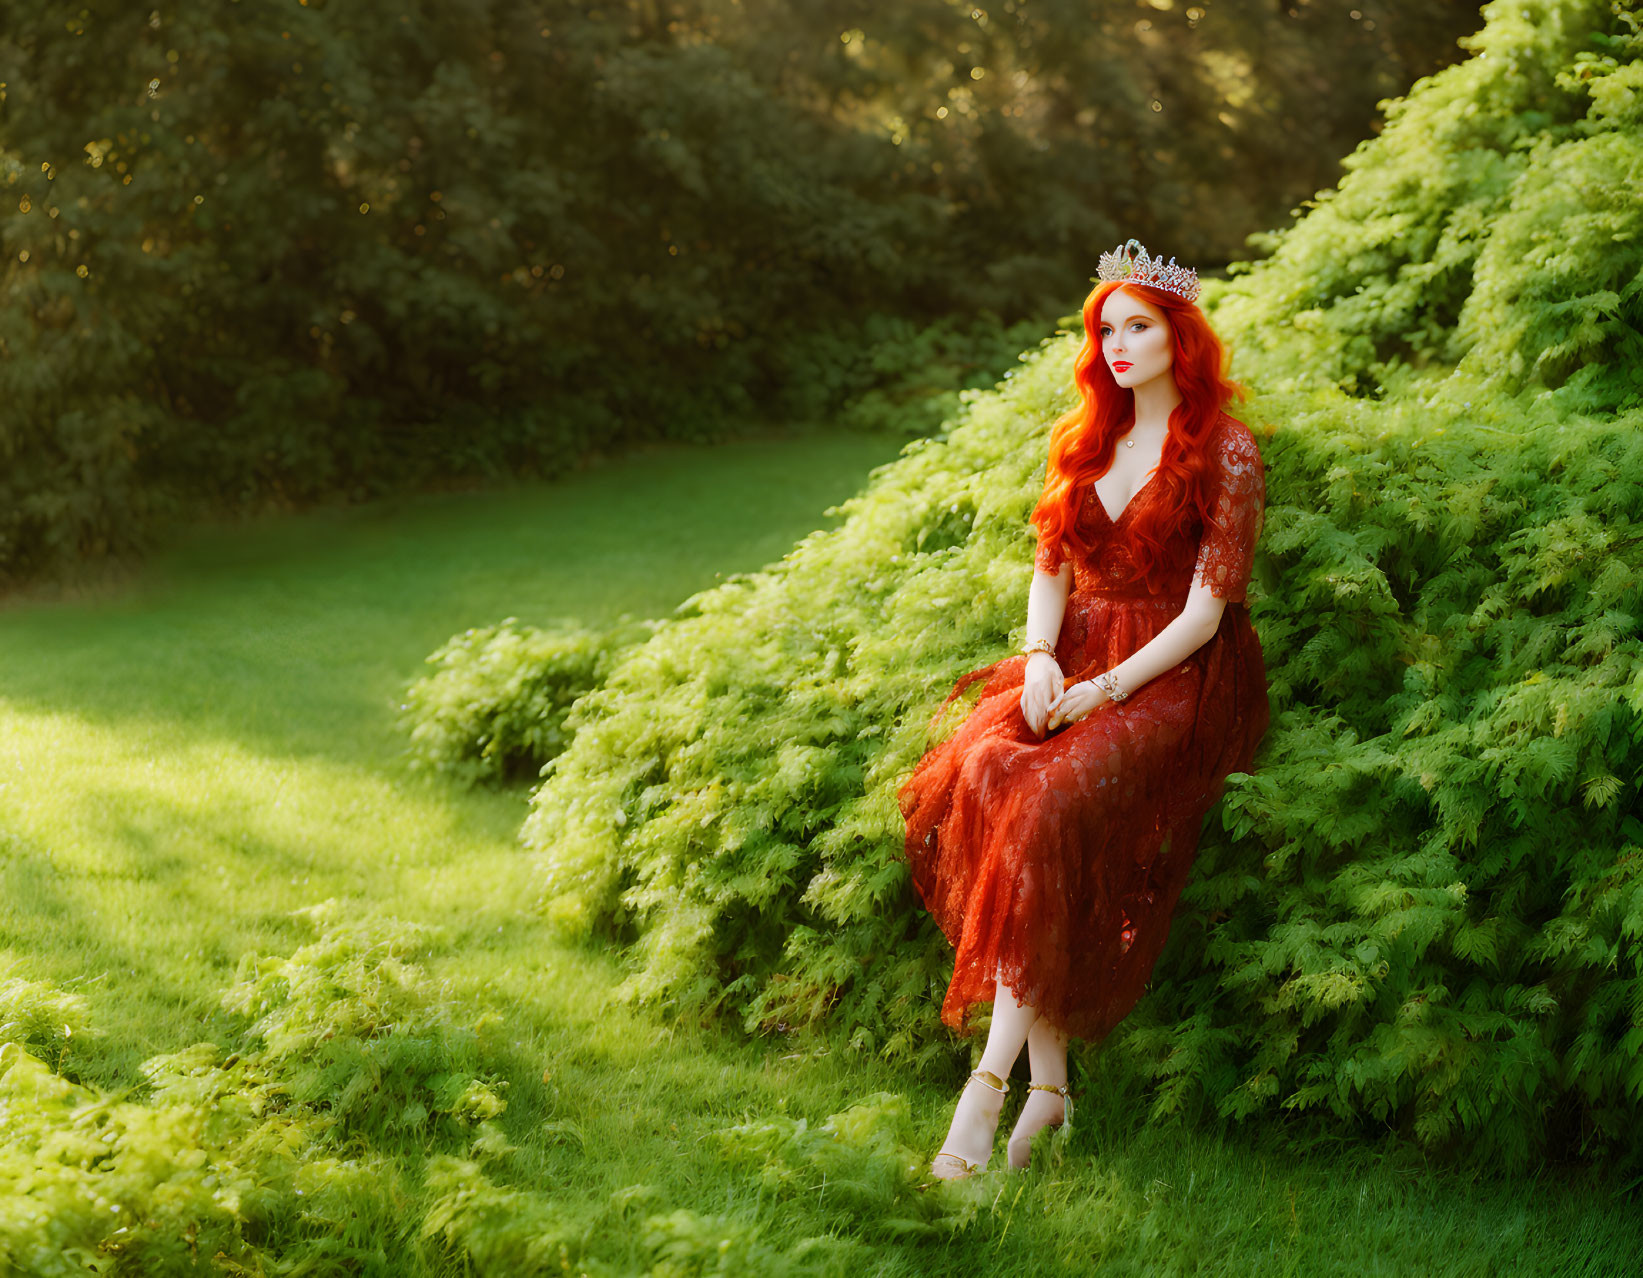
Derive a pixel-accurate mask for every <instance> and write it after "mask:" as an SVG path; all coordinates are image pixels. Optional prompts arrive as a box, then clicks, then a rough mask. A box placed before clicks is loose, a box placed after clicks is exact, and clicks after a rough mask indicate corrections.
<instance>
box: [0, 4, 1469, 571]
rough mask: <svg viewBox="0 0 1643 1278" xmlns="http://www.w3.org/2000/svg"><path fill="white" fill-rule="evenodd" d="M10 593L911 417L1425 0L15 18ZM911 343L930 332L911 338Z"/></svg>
mask: <svg viewBox="0 0 1643 1278" xmlns="http://www.w3.org/2000/svg"><path fill="white" fill-rule="evenodd" d="M6 18H7V20H6V23H5V26H4V30H3V31H0V187H3V195H4V198H3V200H0V297H3V298H4V302H5V304H4V305H3V306H0V414H3V416H0V450H3V453H0V455H3V456H4V459H5V467H4V471H3V476H4V477H3V479H0V580H13V581H15V580H18V579H21V578H26V577H29V576H33V575H36V574H39V573H41V572H52V571H61V570H62V569H63V568H64V567H65V566H67V565H70V564H72V563H74V562H76V561H79V560H81V559H83V558H86V557H93V558H95V557H99V556H103V555H108V554H116V555H124V554H128V553H131V552H133V551H137V550H140V549H141V548H142V546H143V545H144V544H145V542H146V541H147V540H149V539H150V538H151V537H152V535H153V533H154V531H155V530H156V529H158V528H160V527H162V526H163V525H164V524H165V523H166V522H167V521H174V520H176V519H177V518H178V517H180V516H186V515H191V514H193V513H196V512H199V511H202V510H206V509H211V510H218V511H221V510H229V511H237V510H250V509H257V508H265V507H269V506H273V507H280V506H290V505H293V504H299V503H306V502H312V501H315V500H321V499H327V498H332V497H344V498H355V499H357V498H362V497H368V496H371V495H374V494H378V493H381V492H384V491H387V490H390V489H393V488H396V487H403V486H408V485H423V484H428V483H431V482H445V481H448V480H451V479H456V478H472V479H478V480H485V479H496V478H499V477H503V476H511V475H518V474H544V473H552V472H554V471H557V470H560V469H562V468H564V467H565V466H567V465H569V464H571V463H572V462H574V461H575V460H576V459H577V458H579V457H581V456H583V455H585V454H586V453H588V452H589V451H590V450H594V449H603V448H612V447H621V446H624V445H626V444H630V443H632V442H635V441H642V440H649V439H660V438H670V439H708V438H714V437H717V436H720V435H722V434H723V433H725V432H726V431H728V430H731V429H735V428H736V427H738V426H740V425H744V424H747V423H748V422H750V421H756V420H760V419H769V420H781V421H789V422H808V421H816V420H819V419H823V418H827V419H831V420H837V421H842V422H844V423H846V424H852V423H854V424H862V425H870V426H882V425H884V424H886V423H894V424H895V425H896V427H897V428H898V429H904V430H909V431H917V432H927V431H929V430H931V429H933V428H934V427H935V426H937V425H938V424H939V422H940V421H941V420H942V418H943V417H944V416H946V415H949V414H950V412H951V411H952V410H953V409H954V408H955V407H956V402H957V401H956V397H957V394H958V393H959V392H960V391H962V390H964V389H966V388H968V387H971V386H976V385H986V384H991V382H992V381H994V380H995V379H996V378H997V376H998V375H999V374H1000V373H1001V372H1002V371H1003V370H1004V369H1005V368H1007V367H1009V366H1010V364H1011V363H1012V362H1013V359H1014V355H1015V353H1016V352H1017V351H1019V350H1020V349H1022V347H1024V346H1026V345H1028V344H1029V343H1030V341H1031V340H1032V339H1033V337H1036V336H1037V335H1038V334H1039V333H1041V332H1042V331H1043V329H1044V328H1045V327H1048V325H1049V324H1050V322H1051V321H1053V319H1054V317H1056V316H1057V315H1059V314H1061V313H1063V312H1064V311H1065V310H1066V309H1067V308H1069V307H1070V306H1072V305H1074V304H1075V303H1076V301H1077V299H1078V296H1079V294H1080V293H1081V291H1082V288H1083V284H1084V281H1085V280H1086V279H1087V278H1088V276H1089V275H1090V274H1091V272H1092V270H1093V263H1094V258H1095V256H1096V255H1097V253H1098V252H1099V251H1100V250H1102V249H1105V248H1107V247H1110V246H1111V245H1112V244H1114V243H1117V242H1118V241H1120V240H1121V239H1123V238H1125V237H1127V236H1130V235H1135V236H1138V237H1139V238H1141V239H1143V240H1144V241H1145V242H1146V243H1147V244H1148V245H1149V246H1151V247H1153V248H1154V249H1155V250H1162V251H1164V252H1166V253H1169V254H1172V255H1176V256H1179V257H1180V258H1181V259H1182V260H1183V261H1187V262H1192V263H1194V264H1197V265H1199V266H1200V267H1202V268H1205V269H1212V268H1213V267H1214V266H1215V265H1216V264H1218V263H1224V262H1226V261H1228V260H1229V259H1231V258H1233V257H1235V256H1237V255H1238V254H1240V252H1241V251H1242V246H1243V245H1244V242H1245V237H1246V236H1247V235H1248V234H1249V233H1251V232H1254V231H1259V230H1262V229H1264V228H1266V227H1268V226H1271V225H1274V224H1277V223H1279V222H1281V221H1282V220H1283V219H1284V217H1285V214H1286V212H1287V211H1289V210H1290V209H1291V207H1292V206H1293V205H1295V204H1296V202H1297V201H1304V199H1305V197H1307V196H1308V195H1310V194H1311V193H1312V192H1313V191H1314V190H1315V189H1316V188H1318V187H1320V186H1326V185H1328V184H1329V183H1330V182H1332V181H1333V180H1334V178H1335V176H1336V173H1337V169H1336V163H1337V157H1338V156H1340V155H1341V154H1343V153H1344V152H1345V151H1347V150H1348V149H1349V148H1350V146H1351V145H1352V144H1353V143H1354V142H1356V141H1357V140H1358V139H1359V138H1361V137H1362V136H1364V135H1365V134H1366V133H1368V132H1370V131H1371V129H1372V128H1373V127H1374V126H1375V116H1374V113H1375V106H1376V103H1377V101H1378V100H1380V99H1382V98H1385V97H1387V96H1389V95H1392V94H1395V93H1398V92H1401V91H1402V90H1403V89H1404V88H1406V87H1407V86H1408V84H1409V83H1410V82H1411V81H1412V80H1414V79H1416V78H1417V77H1419V76H1422V75H1425V74H1427V73H1429V72H1431V71H1434V70H1436V69H1438V68H1439V67H1441V66H1442V65H1444V64H1446V63H1447V62H1449V61H1452V60H1453V59H1454V58H1455V57H1457V56H1458V54H1459V51H1458V50H1457V48H1456V46H1455V37H1456V36H1457V35H1459V34H1460V33H1462V32H1465V31H1467V30H1470V29H1471V28H1472V27H1473V26H1475V25H1476V22H1477V7H1476V6H1475V5H1468V4H1461V3H1448V2H1444V3H1434V2H1433V0H1421V2H1415V0H1357V3H1356V6H1355V7H1349V6H1347V5H1336V4H1323V3H1316V2H1313V0H1294V3H1292V4H1288V5H1285V4H1283V3H1277V4H1273V3H1265V2H1261V3H1257V2H1256V0H1202V2H1201V3H1197V4H1188V3H1182V2H1181V0H1079V2H1078V3H1073V2H1071V0H1031V2H1030V3H1028V2H1026V0H1021V2H1017V3H1008V4H1004V5H1002V6H1001V7H999V8H997V9H985V8H981V7H977V6H973V5H971V4H953V3H950V0H898V3H896V4H894V5H869V4H865V3H861V2H860V0H825V2H808V0H807V2H806V3H802V4H801V3H795V2H793V0H674V2H668V0H627V2H626V3H623V2H620V0H617V2H607V3H597V4H595V3H574V4H572V3H540V2H539V3H523V4H520V3H510V4H502V3H486V2H484V0H461V2H457V3H441V4H432V3H427V2H426V0H392V2H391V3H390V2H388V0H359V2H358V3H351V4H347V5H343V4H337V3H326V2H325V0H300V2H299V0H290V2H289V3H279V4H275V3H232V4H221V5H212V6H193V7H184V6H178V5H175V4H160V5H156V6H155V7H153V8H150V7H149V6H147V5H142V6H97V5H93V6H88V7H72V6H71V7H65V6H62V5H58V4H53V3H47V2H46V0H19V2H18V3H15V4H11V5H8V6H7V14H6ZM932 330H934V331H932Z"/></svg>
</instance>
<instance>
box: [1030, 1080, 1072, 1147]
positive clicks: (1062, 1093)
mask: <svg viewBox="0 0 1643 1278" xmlns="http://www.w3.org/2000/svg"><path fill="white" fill-rule="evenodd" d="M1027 1090H1028V1091H1029V1092H1054V1093H1055V1094H1056V1095H1057V1096H1059V1097H1061V1101H1062V1108H1063V1111H1064V1117H1063V1119H1062V1122H1061V1127H1062V1130H1063V1131H1065V1132H1066V1133H1067V1134H1068V1135H1069V1136H1070V1135H1072V1130H1073V1094H1072V1092H1070V1091H1068V1090H1067V1085H1066V1084H1065V1083H1062V1084H1061V1085H1060V1086H1059V1087H1056V1086H1052V1085H1051V1084H1049V1083H1028V1084H1027Z"/></svg>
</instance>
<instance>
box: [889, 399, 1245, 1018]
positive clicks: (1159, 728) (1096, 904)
mask: <svg viewBox="0 0 1643 1278" xmlns="http://www.w3.org/2000/svg"><path fill="white" fill-rule="evenodd" d="M1206 446H1207V448H1208V449H1209V451H1210V454H1211V456H1213V457H1214V458H1215V459H1216V462H1217V467H1216V472H1215V474H1216V484H1215V490H1214V492H1215V496H1214V502H1213V505H1212V510H1213V512H1214V519H1213V523H1212V526H1211V528H1210V529H1209V531H1208V535H1204V531H1203V529H1202V527H1201V525H1199V523H1198V521H1197V520H1196V519H1195V518H1194V519H1192V523H1191V526H1189V527H1188V528H1186V529H1183V530H1182V531H1181V533H1180V534H1179V535H1178V536H1177V537H1176V538H1174V539H1172V540H1171V541H1170V542H1168V543H1166V545H1167V546H1168V548H1169V550H1170V552H1171V553H1170V554H1169V555H1168V556H1166V558H1165V560H1164V561H1163V562H1162V563H1160V564H1159V565H1157V566H1156V567H1155V569H1154V571H1153V572H1152V573H1151V574H1150V575H1149V576H1148V578H1147V579H1146V580H1144V581H1142V582H1140V583H1132V584H1129V585H1118V584H1109V583H1112V582H1114V581H1115V579H1118V578H1123V577H1125V576H1128V575H1129V573H1128V572H1127V571H1126V567H1127V557H1128V555H1129V543H1128V540H1127V537H1126V531H1125V530H1126V527H1127V525H1128V524H1129V523H1131V522H1132V520H1133V518H1134V515H1135V514H1136V507H1137V505H1138V503H1140V502H1144V501H1147V500H1149V499H1151V498H1152V497H1153V496H1154V495H1155V492H1156V489H1155V486H1154V485H1153V483H1152V481H1151V480H1150V479H1149V480H1148V481H1147V483H1146V484H1144V485H1143V486H1142V487H1141V489H1140V490H1139V491H1138V492H1137V493H1136V494H1135V496H1134V497H1133V498H1132V499H1131V501H1130V504H1129V505H1128V506H1126V507H1125V508H1124V509H1123V510H1122V511H1120V512H1119V516H1118V519H1117V520H1116V521H1114V520H1112V519H1111V518H1109V517H1108V514H1107V511H1106V507H1105V506H1103V505H1102V503H1101V499H1100V497H1099V496H1097V495H1096V493H1095V490H1094V487H1093V486H1092V487H1091V489H1090V492H1089V493H1088V495H1087V496H1086V499H1085V501H1084V504H1083V506H1082V507H1081V509H1080V514H1079V524H1078V531H1079V535H1080V537H1081V538H1082V539H1083V540H1084V542H1085V544H1086V546H1087V547H1088V550H1087V553H1086V554H1085V555H1084V556H1083V557H1082V558H1076V559H1075V560H1074V563H1073V584H1072V589H1071V590H1070V592H1069V594H1068V598H1067V607H1066V612H1065V614H1064V616H1063V619H1062V622H1061V632H1060V636H1059V639H1058V641H1057V643H1056V650H1055V655H1056V660H1057V662H1059V664H1060V666H1061V670H1062V672H1063V674H1064V675H1065V676H1066V680H1067V682H1068V683H1073V682H1075V681H1077V680H1080V679H1088V678H1090V677H1092V676H1094V675H1097V674H1100V673H1101V672H1102V671H1104V670H1109V669H1111V668H1112V667H1113V666H1116V665H1117V664H1118V663H1119V662H1121V661H1123V660H1124V659H1125V658H1126V657H1128V656H1130V655H1131V654H1132V653H1134V652H1135V651H1137V650H1138V649H1139V648H1141V647H1142V645H1144V644H1145V643H1146V642H1147V641H1148V640H1150V639H1151V638H1152V637H1153V636H1154V635H1156V634H1157V633H1158V632H1159V631H1160V630H1162V629H1163V628H1164V627H1165V626H1166V625H1167V624H1168V623H1169V622H1170V621H1171V620H1172V619H1173V618H1175V617H1176V616H1177V615H1178V614H1179V613H1180V611H1181V609H1182V607H1183V605H1184V604H1185V603H1186V599H1187V591H1188V589H1189V587H1190V586H1191V584H1192V582H1193V580H1194V579H1195V578H1196V579H1197V580H1200V581H1204V582H1206V583H1208V584H1209V586H1210V588H1211V590H1212V591H1213V592H1214V593H1215V594H1216V595H1218V596H1220V597H1222V598H1224V599H1226V600H1227V601H1228V602H1227V605H1226V609H1225V611H1224V612H1223V613H1222V616H1221V624H1220V627H1219V628H1218V629H1217V630H1216V632H1215V634H1214V636H1213V637H1212V638H1210V640H1209V641H1208V642H1207V643H1205V644H1204V645H1203V646H1202V647H1200V648H1199V649H1198V650H1197V651H1196V652H1194V653H1192V654H1191V655H1190V656H1189V657H1188V658H1187V659H1186V660H1185V661H1183V662H1181V663H1180V664H1179V665H1176V666H1173V667H1171V668H1170V669H1168V670H1165V671H1164V672H1163V673H1161V674H1159V675H1158V676H1157V677H1155V678H1153V679H1151V680H1149V681H1148V682H1147V683H1145V684H1143V685H1142V686H1141V687H1139V688H1137V689H1135V690H1134V691H1133V692H1132V693H1131V694H1130V696H1129V697H1128V698H1127V699H1125V700H1124V701H1123V702H1118V703H1115V702H1108V703H1104V704H1103V705H1101V706H1100V707H1098V708H1097V709H1096V710H1094V711H1093V712H1091V713H1090V714H1088V715H1086V716H1085V717H1084V718H1083V719H1080V720H1078V721H1077V722H1075V723H1072V724H1069V725H1068V726H1067V727H1065V728H1060V729H1057V730H1055V731H1054V732H1051V733H1050V734H1048V735H1047V736H1046V737H1045V738H1044V739H1043V740H1042V741H1040V740H1039V739H1038V738H1037V737H1035V736H1034V735H1033V733H1032V731H1031V730H1030V729H1029V728H1028V727H1027V722H1026V719H1025V718H1024V717H1023V715H1022V713H1021V686H1022V677H1023V674H1024V672H1025V668H1026V658H1024V657H1020V656H1015V657H1009V658H1007V659H1005V660H1003V661H1000V662H998V663H996V664H994V665H991V666H988V667H986V668H984V669H982V670H977V671H973V672H972V673H970V674H968V675H966V676H965V677H964V678H963V679H961V680H960V681H959V682H958V684H957V686H956V687H955V688H954V689H953V693H952V696H950V697H949V698H948V701H949V702H951V700H952V699H953V697H956V696H958V695H959V694H960V693H961V692H963V691H964V690H965V688H966V687H968V686H969V685H970V684H972V683H973V682H975V681H978V680H983V679H984V680H985V681H986V682H985V684H984V686H983V688H982V691H981V697H980V700H979V701H978V702H977V703H976V705H975V707H974V708H973V709H972V711H971V712H970V714H969V715H968V717H967V718H966V719H965V720H964V722H963V723H962V724H961V725H960V726H959V728H958V730H957V731H956V732H954V733H953V735H952V736H950V737H948V738H947V739H946V740H945V741H942V742H941V743H940V744H938V745H936V746H934V747H933V748H931V749H930V750H929V751H928V752H927V753H926V754H925V756H924V757H923V759H921V760H920V761H919V764H918V766H917V768H916V769H915V770H914V772H913V775H912V776H911V777H910V778H909V779H908V780H907V782H906V783H905V784H904V785H903V786H902V788H901V791H900V794H899V801H900V807H901V813H902V816H903V817H904V818H905V820H906V824H907V858H908V861H909V862H910V864H911V867H912V872H913V883H914V886H915V887H916V889H917V890H918V893H919V896H920V898H921V899H922V900H923V901H924V904H925V907H926V908H927V909H928V910H929V911H930V913H931V914H932V915H933V916H934V917H935V920H936V922H937V924H938V925H939V926H940V927H941V930H942V932H943V933H945V934H946V936H947V939H948V940H949V941H950V942H952V944H953V947H954V949H955V951H956V955H955V958H954V964H953V979H952V983H951V984H950V985H949V986H948V989H947V997H946V1000H945V1002H944V1003H943V1004H942V1009H941V1016H942V1020H943V1021H944V1022H946V1023H947V1024H948V1025H950V1026H952V1027H953V1028H954V1029H956V1030H959V1031H961V1032H969V1030H970V1028H971V1027H970V1026H969V1017H970V1012H971V1009H972V1008H973V1007H974V1006H975V1005H976V1004H977V1003H990V1002H991V1001H992V999H993V994H994V980H995V975H996V976H998V977H1002V979H1003V981H1004V984H1005V985H1006V986H1007V987H1008V988H1009V989H1011V990H1012V991H1013V992H1014V993H1015V995H1016V997H1017V999H1019V1000H1020V1001H1022V1002H1023V1003H1026V1004H1029V1005H1031V1006H1033V1007H1036V1008H1038V1009H1039V1011H1040V1012H1041V1013H1042V1014H1043V1015H1045V1016H1047V1017H1048V1018H1049V1020H1050V1023H1051V1024H1052V1025H1055V1026H1058V1027H1059V1028H1061V1029H1064V1030H1066V1031H1067V1032H1068V1033H1070V1034H1071V1035H1072V1036H1074V1037H1076V1038H1083V1039H1092V1040H1098V1039H1100V1038H1102V1037H1104V1036H1105V1035H1106V1034H1107V1032H1108V1031H1110V1030H1111V1029H1112V1028H1113V1026H1115V1025H1116V1024H1117V1023H1118V1022H1119V1021H1120V1020H1122V1019H1123V1018H1124V1017H1125V1016H1126V1015H1127V1014H1128V1013H1129V1011H1130V1009H1131V1008H1132V1007H1134V1006H1135V1003H1136V1001H1137V1000H1138V999H1139V998H1140V997H1141V994H1142V992H1143V990H1144V989H1145V987H1146V984H1147V981H1148V979H1149V978H1150V977H1151V974H1152V968H1153V965H1154V963H1155V962H1156V961H1157V959H1158V954H1159V952H1160V951H1161V950H1162V949H1163V946H1164V941H1165V938H1166V937H1167V936H1168V935H1169V926H1170V915H1171V913H1172V912H1173V910H1174V908H1175V902H1176V898H1177V897H1178V896H1179V895H1180V893H1181V888H1182V885H1183V884H1184V883H1185V881H1186V877H1187V871H1188V869H1189V868H1190V866H1191V864H1192V859H1193V853H1194V852H1195V851H1196V850H1197V847H1198V834H1199V830H1200V828H1201V827H1202V825H1203V820H1204V816H1205V814H1206V813H1207V812H1208V811H1209V809H1210V807H1211V806H1212V805H1213V804H1214V803H1215V802H1216V800H1217V799H1219V798H1220V797H1221V793H1222V789H1223V786H1224V784H1225V780H1226V777H1227V774H1228V773H1230V772H1247V771H1249V770H1250V768H1251V765H1252V764H1253V761H1254V757H1255V748H1256V746H1257V745H1258V744H1259V743H1260V740H1261V738H1262V736H1263V735H1264V734H1265V732H1266V729H1267V721H1268V703H1267V683H1266V667H1265V664H1264V662H1263V659H1262V653H1261V644H1260V640H1259V639H1257V638H1256V635H1255V631H1254V629H1253V628H1252V627H1251V625H1250V622H1249V609H1248V607H1247V606H1246V604H1245V603H1244V591H1245V587H1246V584H1247V583H1248V581H1249V572H1250V561H1251V559H1252V557H1253V554H1254V550H1255V543H1256V540H1257V538H1258V537H1259V536H1260V531H1261V524H1262V518H1263V514H1264V511H1265V501H1266V474H1265V468H1264V467H1263V465H1262V463H1261V457H1260V453H1259V452H1258V451H1257V449H1256V447H1255V440H1254V438H1253V437H1252V436H1251V434H1250V432H1249V429H1248V427H1246V426H1245V425H1244V424H1243V423H1242V422H1239V421H1237V420H1236V419H1234V418H1232V417H1229V416H1227V415H1225V414H1222V416H1221V417H1220V419H1219V420H1218V421H1217V423H1216V427H1215V429H1214V430H1213V431H1212V432H1211V433H1210V436H1209V439H1208V441H1207V445H1206ZM1066 558H1068V554H1067V548H1066V546H1065V545H1058V546H1051V545H1047V544H1045V543H1044V541H1043V539H1042V538H1040V544H1039V547H1038V553H1037V555H1036V557H1035V565H1036V567H1038V568H1040V569H1042V570H1043V571H1045V572H1048V573H1054V572H1056V571H1058V570H1059V569H1060V567H1061V564H1062V562H1063V561H1064V560H1065V559H1066ZM941 717H942V716H941V715H940V714H938V715H937V720H938V721H939V720H940V718H941ZM933 727H934V724H932V728H933Z"/></svg>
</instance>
